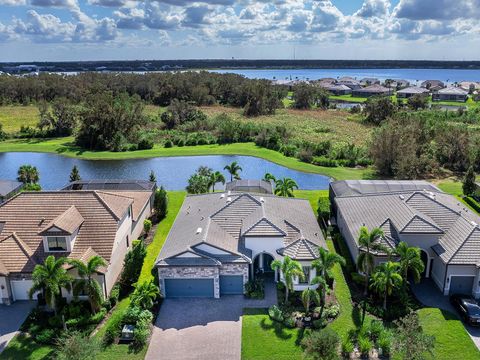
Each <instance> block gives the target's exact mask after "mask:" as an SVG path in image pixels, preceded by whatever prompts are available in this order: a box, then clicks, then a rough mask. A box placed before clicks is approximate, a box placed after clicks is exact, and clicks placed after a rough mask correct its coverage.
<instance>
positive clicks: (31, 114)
mask: <svg viewBox="0 0 480 360" xmlns="http://www.w3.org/2000/svg"><path fill="white" fill-rule="evenodd" d="M38 115H39V112H38V108H37V107H36V106H34V105H29V106H18V105H17V106H0V124H2V126H3V131H5V132H7V133H13V132H16V131H19V130H20V127H21V126H22V125H23V126H30V127H35V126H36V125H37V123H38Z"/></svg>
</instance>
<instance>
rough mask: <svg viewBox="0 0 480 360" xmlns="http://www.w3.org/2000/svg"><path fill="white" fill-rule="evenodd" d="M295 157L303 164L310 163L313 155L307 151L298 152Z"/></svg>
mask: <svg viewBox="0 0 480 360" xmlns="http://www.w3.org/2000/svg"><path fill="white" fill-rule="evenodd" d="M297 157H298V159H299V160H300V161H303V162H305V163H311V162H312V161H313V154H312V152H311V151H309V150H305V149H303V150H300V151H299V152H298V154H297Z"/></svg>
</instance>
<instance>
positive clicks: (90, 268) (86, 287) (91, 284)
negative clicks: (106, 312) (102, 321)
mask: <svg viewBox="0 0 480 360" xmlns="http://www.w3.org/2000/svg"><path fill="white" fill-rule="evenodd" d="M69 263H70V264H71V265H73V267H74V268H75V269H76V270H77V272H78V276H80V279H77V280H75V281H74V284H73V295H74V296H75V297H77V296H78V294H80V293H82V292H85V294H87V296H88V301H89V302H90V307H91V308H92V312H93V313H96V312H97V310H98V309H99V308H100V304H101V303H102V300H103V290H102V287H101V286H100V284H99V283H98V281H97V279H95V278H94V277H93V275H95V274H97V273H98V269H99V268H100V267H101V266H107V263H106V262H105V260H103V258H102V257H100V256H98V255H95V256H92V257H91V258H90V259H89V260H88V261H87V263H84V262H83V261H81V260H78V259H72V260H70V261H69Z"/></svg>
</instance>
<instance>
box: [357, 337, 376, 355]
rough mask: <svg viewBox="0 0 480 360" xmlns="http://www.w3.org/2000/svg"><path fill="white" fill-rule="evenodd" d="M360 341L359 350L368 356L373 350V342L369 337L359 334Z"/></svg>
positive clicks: (358, 340)
mask: <svg viewBox="0 0 480 360" xmlns="http://www.w3.org/2000/svg"><path fill="white" fill-rule="evenodd" d="M357 342H358V350H359V351H360V353H361V354H362V355H363V356H368V353H369V352H370V350H372V342H371V341H370V339H369V338H367V337H363V336H359V337H358V339H357Z"/></svg>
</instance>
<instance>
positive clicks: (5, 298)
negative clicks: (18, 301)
mask: <svg viewBox="0 0 480 360" xmlns="http://www.w3.org/2000/svg"><path fill="white" fill-rule="evenodd" d="M9 303H10V291H9V287H8V285H7V278H6V277H4V276H0V304H9Z"/></svg>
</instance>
